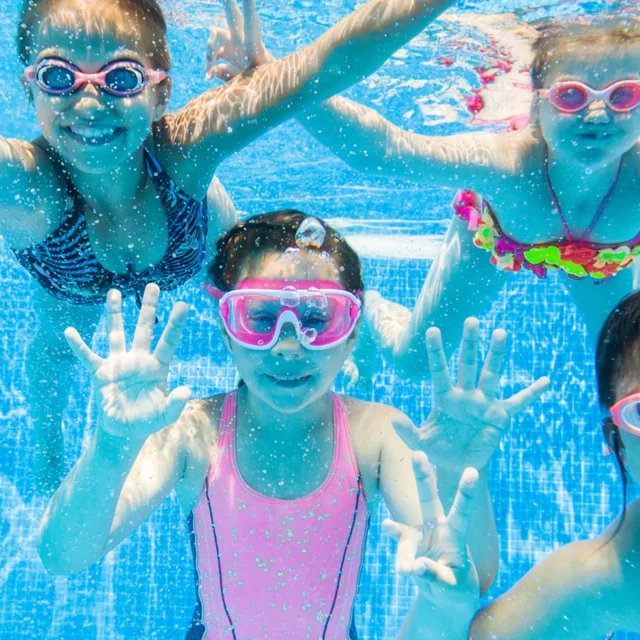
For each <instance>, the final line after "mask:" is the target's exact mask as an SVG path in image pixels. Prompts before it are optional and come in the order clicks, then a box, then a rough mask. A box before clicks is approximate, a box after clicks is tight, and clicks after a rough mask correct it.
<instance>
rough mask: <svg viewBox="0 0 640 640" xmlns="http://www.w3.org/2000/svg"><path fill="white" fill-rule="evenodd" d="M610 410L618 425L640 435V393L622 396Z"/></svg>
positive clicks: (635, 434)
mask: <svg viewBox="0 0 640 640" xmlns="http://www.w3.org/2000/svg"><path fill="white" fill-rule="evenodd" d="M609 411H610V413H611V417H612V418H613V422H614V424H615V425H616V426H618V427H620V429H624V430H625V431H628V432H629V433H632V434H633V435H634V436H640V393H634V394H633V395H630V396H627V397H626V398H622V400H620V401H619V402H616V403H615V404H614V405H613V406H612V407H611V408H610V409H609Z"/></svg>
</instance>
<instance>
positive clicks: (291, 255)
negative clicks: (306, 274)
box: [276, 247, 300, 264]
mask: <svg viewBox="0 0 640 640" xmlns="http://www.w3.org/2000/svg"><path fill="white" fill-rule="evenodd" d="M276 262H285V263H287V264H297V263H298V262H300V249H298V248H297V247H289V248H288V249H286V250H285V251H284V252H283V253H282V254H281V255H280V257H279V258H278V259H277V260H276Z"/></svg>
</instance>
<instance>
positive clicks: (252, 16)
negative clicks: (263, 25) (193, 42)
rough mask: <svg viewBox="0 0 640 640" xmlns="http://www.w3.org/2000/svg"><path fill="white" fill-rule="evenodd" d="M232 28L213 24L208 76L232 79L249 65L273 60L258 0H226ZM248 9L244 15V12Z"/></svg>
mask: <svg viewBox="0 0 640 640" xmlns="http://www.w3.org/2000/svg"><path fill="white" fill-rule="evenodd" d="M224 8H225V13H226V16H227V24H228V26H229V29H228V30H227V29H221V28H220V27H215V26H214V27H212V28H211V33H210V34H209V42H208V43H207V80H211V79H213V78H220V79H221V80H225V81H227V80H231V78H234V77H235V76H237V75H239V74H241V73H242V72H243V71H245V70H246V69H249V68H251V67H258V66H260V65H262V64H266V63H268V62H270V61H271V56H270V55H269V53H268V52H267V50H266V49H265V47H264V44H263V42H262V38H261V36H260V19H259V18H258V12H257V10H256V0H244V2H243V3H242V9H243V11H240V8H239V7H238V3H237V1H236V0H224ZM243 12H244V16H243Z"/></svg>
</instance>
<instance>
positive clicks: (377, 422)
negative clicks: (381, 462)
mask: <svg viewBox="0 0 640 640" xmlns="http://www.w3.org/2000/svg"><path fill="white" fill-rule="evenodd" d="M340 398H341V400H342V402H343V404H344V407H345V411H346V412H347V417H348V418H349V428H350V431H351V437H352V439H353V443H354V446H355V448H356V452H358V451H362V452H366V453H367V454H368V455H375V456H376V457H377V458H378V459H379V457H380V455H381V452H382V449H383V447H384V445H385V444H386V443H387V442H389V440H390V439H392V440H395V439H397V438H398V436H397V435H396V433H395V431H394V428H393V423H394V422H406V421H409V418H408V417H407V416H406V415H405V414H404V413H402V411H399V410H398V409H395V408H394V407H391V406H389V405H386V404H381V403H379V402H366V401H364V400H358V399H357V398H353V397H351V396H340Z"/></svg>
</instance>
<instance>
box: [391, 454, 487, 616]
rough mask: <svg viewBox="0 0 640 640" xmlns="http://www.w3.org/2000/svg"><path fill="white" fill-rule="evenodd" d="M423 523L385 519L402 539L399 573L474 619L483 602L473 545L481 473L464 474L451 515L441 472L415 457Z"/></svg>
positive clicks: (443, 604) (441, 603) (442, 603)
mask: <svg viewBox="0 0 640 640" xmlns="http://www.w3.org/2000/svg"><path fill="white" fill-rule="evenodd" d="M412 463H413V472H414V475H415V478H416V484H417V488H418V496H419V497H420V508H421V511H422V527H420V528H418V527H411V526H409V525H404V524H400V523H398V522H394V521H393V520H385V521H384V523H383V525H382V526H383V528H384V530H385V531H386V532H387V533H388V534H389V535H391V536H392V537H393V538H394V539H395V540H397V542H398V549H397V554H396V568H397V571H398V573H400V574H403V575H410V576H412V577H413V578H414V579H415V581H416V584H417V585H418V588H419V589H420V593H421V595H422V596H423V597H424V598H426V599H427V600H428V601H429V602H430V603H431V604H432V605H433V606H434V607H436V608H441V607H447V608H448V609H450V610H451V609H454V610H455V611H457V612H459V614H460V615H461V616H465V617H468V619H469V621H471V617H472V616H473V614H474V612H475V611H476V609H477V606H478V599H479V597H480V587H479V584H478V574H477V572H476V569H475V566H474V565H473V562H472V560H471V557H470V555H469V551H468V549H467V532H468V529H469V518H470V515H471V507H472V504H473V499H474V496H475V493H476V483H477V481H478V472H477V471H476V470H475V469H472V468H468V469H465V471H464V472H463V474H462V477H461V479H460V484H459V486H458V491H457V493H456V496H455V498H454V501H453V505H452V507H451V510H450V511H449V514H448V515H446V516H445V513H444V509H443V508H442V503H441V502H440V498H439V497H438V489H437V486H436V476H435V472H434V469H433V467H432V466H431V464H430V463H429V460H428V459H427V456H426V455H425V454H424V453H423V452H421V451H416V452H414V453H413V456H412Z"/></svg>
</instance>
